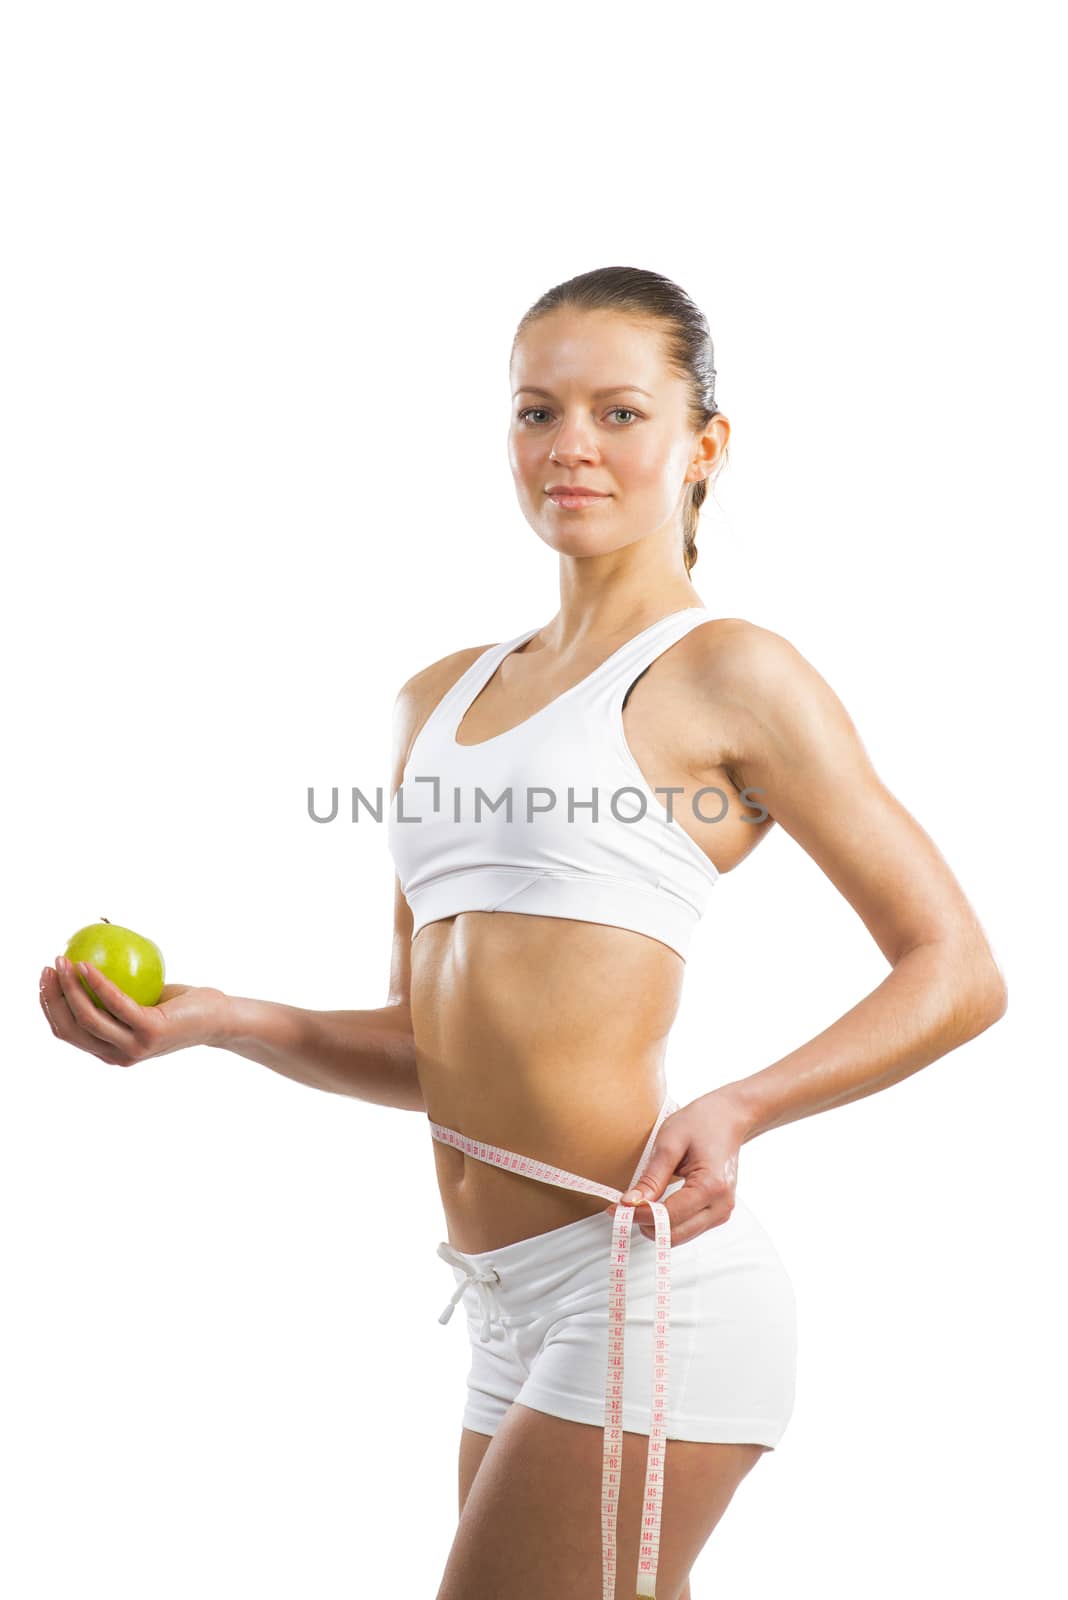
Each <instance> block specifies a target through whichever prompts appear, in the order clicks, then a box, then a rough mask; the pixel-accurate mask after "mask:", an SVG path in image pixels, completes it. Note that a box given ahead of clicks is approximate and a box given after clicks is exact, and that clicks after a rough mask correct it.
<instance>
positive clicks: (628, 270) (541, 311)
mask: <svg viewBox="0 0 1068 1600" xmlns="http://www.w3.org/2000/svg"><path fill="white" fill-rule="evenodd" d="M558 306H574V307H575V309H576V310H579V311H600V310H610V311H621V312H623V313H629V314H630V315H632V316H638V317H648V318H650V319H652V320H655V321H659V322H661V323H662V324H663V325H664V335H665V345H664V353H665V358H666V360H667V364H668V366H669V367H670V369H671V370H672V371H673V372H674V373H676V374H677V376H678V377H680V378H685V379H686V381H687V383H688V384H689V386H690V406H689V412H688V422H689V426H690V427H691V428H692V429H693V430H694V431H695V432H697V431H698V430H700V429H702V428H704V427H705V425H706V424H707V423H708V421H709V419H710V418H711V417H714V416H715V415H716V413H717V411H718V410H719V407H718V406H717V404H716V367H715V355H714V352H713V348H712V336H711V334H710V333H709V331H708V322H707V320H706V318H705V315H704V312H703V311H701V309H700V308H699V307H698V306H697V305H695V304H694V302H693V301H692V300H691V299H690V297H689V295H688V294H687V293H686V291H685V289H680V287H679V285H678V284H677V283H673V282H672V281H671V279H670V278H665V277H663V276H662V275H661V274H660V273H659V272H648V271H646V270H645V269H644V268H643V267H597V268H596V269H595V270H594V271H593V272H582V273H580V274H579V275H578V277H576V278H568V280H567V282H566V283H558V284H556V285H555V287H554V288H552V289H547V290H546V291H545V293H544V294H543V295H542V296H541V297H540V299H538V300H535V302H534V304H533V305H532V306H531V307H530V309H529V310H528V311H526V312H524V314H523V316H522V318H521V319H520V323H519V326H518V328H517V329H516V331H515V338H514V339H513V340H512V354H513V355H514V354H515V347H516V343H517V342H518V340H519V337H520V335H521V334H522V332H523V330H524V329H525V328H528V327H529V326H530V324H531V323H532V322H534V321H535V320H536V319H537V318H538V317H541V316H544V315H545V314H546V313H547V312H549V311H555V310H556V309H557V307H558ZM717 475H718V474H717ZM707 492H708V480H707V479H705V478H700V479H698V481H697V482H696V483H691V484H690V486H689V490H688V492H687V495H686V502H685V504H684V506H683V509H682V537H683V559H684V560H685V562H686V571H687V572H689V571H690V570H691V568H692V567H693V565H694V563H695V562H696V560H697V543H696V540H697V518H698V515H699V513H700V510H701V506H702V505H703V503H704V499H705V495H706V494H707Z"/></svg>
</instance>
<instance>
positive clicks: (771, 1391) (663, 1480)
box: [41, 268, 1006, 1600]
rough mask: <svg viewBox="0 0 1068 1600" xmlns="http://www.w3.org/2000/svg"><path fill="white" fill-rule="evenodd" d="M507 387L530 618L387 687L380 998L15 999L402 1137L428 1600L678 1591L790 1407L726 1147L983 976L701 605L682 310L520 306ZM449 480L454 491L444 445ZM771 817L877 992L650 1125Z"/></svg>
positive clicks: (872, 796)
mask: <svg viewBox="0 0 1068 1600" xmlns="http://www.w3.org/2000/svg"><path fill="white" fill-rule="evenodd" d="M510 373H511V383H510V388H511V391H512V404H511V418H510V433H509V454H510V462H511V468H512V473H513V477H514V481H515V486H516V491H517V494H518V497H519V503H520V506H521V508H522V511H523V514H524V516H525V518H526V520H527V521H528V522H529V524H530V526H531V527H532V528H533V530H534V532H535V533H536V534H537V536H538V537H539V539H541V540H542V542H543V543H544V544H545V545H546V546H547V547H548V548H549V549H550V550H552V551H554V552H555V554H556V557H557V562H558V569H559V593H560V603H559V610H558V612H557V614H556V615H555V616H554V617H553V618H552V619H551V620H550V621H548V622H546V623H545V624H544V625H542V626H540V627H532V628H530V629H526V630H524V631H523V632H522V633H521V634H518V635H516V636H515V637H514V638H512V639H508V640H505V641H503V642H500V643H496V644H490V645H476V646H474V647H470V648H465V649H461V650H458V651H456V652H455V653H453V654H450V655H448V656H446V657H444V658H443V659H442V660H439V661H436V662H434V663H433V664H431V665H428V666H427V667H425V668H424V669H423V670H421V671H419V672H417V673H416V674H415V675H414V676H413V677H412V678H410V679H409V680H408V682H406V683H405V684H404V685H403V687H402V688H401V689H400V692H399V694H398V695H397V699H396V704H395V718H394V726H395V739H394V752H393V772H392V782H391V809H390V815H389V845H390V848H391V850H392V853H393V857H394V861H395V863H396V867H397V884H396V897H395V917H394V931H393V958H392V973H391V984H390V994H389V999H388V1003H387V1005H385V1006H384V1007H381V1008H379V1009H376V1010H371V1011H337V1012H314V1011H306V1010H302V1009H300V1008H297V1007H293V1006H287V1005H281V1004H278V1003H276V1002H270V1001H259V1000H251V999H243V998H238V997H234V996H228V995H225V994H223V993H222V992H221V991H219V990H215V989H205V988H196V989H194V988H190V987H188V986H182V985H171V986H169V987H168V988H167V989H166V990H165V991H164V995H163V998H162V1000H161V1002H160V1004H159V1005H158V1006H156V1007H152V1008H144V1007H140V1006H137V1005H135V1004H134V1003H133V1002H132V1001H129V1000H128V999H127V998H126V997H125V996H124V995H123V994H122V993H121V992H120V991H119V990H118V989H116V988H115V986H114V985H112V984H109V983H108V982H107V980H106V979H104V978H103V976H102V975H101V974H99V973H98V972H97V971H96V970H95V969H93V968H90V969H89V971H88V972H87V974H86V977H87V978H88V980H89V981H91V982H92V984H93V987H94V989H95V990H96V992H97V993H98V995H99V996H100V998H101V999H102V1000H103V1001H104V1002H105V1005H106V1007H107V1009H106V1010H104V1011H96V1010H95V1008H94V1007H93V1006H92V1004H91V1002H90V1001H89V1000H88V997H87V996H86V995H85V993H84V991H83V990H82V989H81V986H80V985H79V983H78V981H77V975H76V974H75V973H74V972H72V971H70V970H68V968H67V967H66V965H65V964H64V963H63V962H60V961H57V963H56V970H55V972H53V971H52V970H51V969H47V968H46V970H45V973H44V975H43V977H42V983H41V999H42V1005H43V1007H44V1010H45V1013H46V1015H47V1016H48V1019H49V1022H50V1024H51V1026H52V1029H53V1031H54V1032H55V1033H56V1034H57V1035H58V1036H59V1037H61V1038H63V1039H65V1040H67V1041H68V1042H70V1043H72V1044H75V1045H78V1046H80V1047H81V1048H82V1049H86V1050H89V1051H90V1052H92V1053H93V1054H95V1055H97V1056H99V1057H100V1058H101V1059H103V1060H105V1061H112V1062H115V1063H117V1064H120V1065H130V1064H132V1063H133V1062H136V1061H141V1060H145V1059H147V1058H148V1057H150V1056H154V1055H160V1054H163V1053H165V1052H167V1051H170V1050H175V1049H180V1048H183V1047H185V1046H188V1045H191V1044H203V1043H208V1044H213V1045H217V1046H219V1047H221V1048H225V1049H229V1050H232V1051H235V1052H237V1053H238V1054H241V1055H244V1056H246V1057H248V1058H250V1059H252V1060H256V1061H260V1062H262V1063H264V1064H265V1065H267V1066H269V1067H271V1068H273V1069H274V1070H276V1071H279V1072H282V1073H284V1074H286V1075H287V1076H288V1077H291V1078H294V1079H297V1080H298V1081H301V1082H305V1083H308V1084H311V1085H313V1086H315V1087H317V1088H320V1089H326V1090H330V1091H332V1092H336V1093H342V1094H347V1095H354V1096H356V1097H358V1098H361V1099H364V1100H368V1101H373V1102H374V1103H376V1104H380V1105H391V1106H396V1107H397V1108H398V1109H404V1110H412V1111H417V1112H419V1113H420V1114H422V1115H424V1116H426V1117H427V1119H428V1134H429V1137H430V1143H431V1149H432V1152H433V1157H434V1161H435V1163H436V1168H437V1177H438V1182H439V1185H440V1190H441V1197H442V1203H443V1209H444V1214H445V1218H446V1222H447V1231H448V1238H447V1240H443V1241H442V1242H441V1244H440V1246H439V1248H438V1254H439V1255H440V1256H441V1258H442V1260H443V1261H444V1262H445V1264H446V1267H447V1268H448V1270H449V1272H451V1275H452V1288H453V1293H452V1296H451V1298H450V1300H449V1302H448V1304H447V1305H446V1306H445V1308H444V1310H443V1312H442V1318H441V1320H442V1321H447V1320H448V1318H449V1316H450V1315H451V1313H452V1311H453V1309H454V1307H456V1306H459V1305H461V1304H462V1306H463V1308H464V1311H465V1314H466V1322H467V1331H468V1335H469V1338H470V1342H471V1366H470V1371H469V1375H468V1380H467V1404H466V1408H465V1410H464V1414H463V1419H462V1422H463V1426H462V1431H461V1439H460V1452H459V1508H460V1520H459V1526H458V1529H457V1533H456V1537H455V1540H454V1543H453V1546H452V1550H451V1552H450V1555H449V1558H448V1561H447V1564H446V1568H445V1572H444V1575H443V1577H442V1580H441V1586H440V1588H439V1590H438V1596H437V1600H472V1597H475V1596H477V1597H478V1600H504V1597H505V1596H507V1597H508V1600H592V1597H593V1596H594V1595H595V1594H596V1593H598V1592H600V1594H601V1595H602V1600H619V1597H624V1596H625V1597H627V1600H629V1597H630V1596H632V1595H635V1594H637V1595H638V1596H643V1597H649V1596H653V1595H655V1596H657V1597H658V1600H691V1596H690V1586H689V1578H688V1575H689V1572H690V1568H691V1566H692V1565H693V1562H694V1560H695V1558H696V1557H697V1555H698V1553H699V1552H700V1550H701V1548H702V1546H703V1545H704V1543H705V1541H706V1540H707V1539H708V1537H709V1535H710V1533H711V1532H712V1529H713V1528H714V1527H715V1526H716V1523H717V1522H718V1520H719V1518H720V1516H721V1515H722V1513H723V1511H724V1510H725V1508H726V1506H727V1505H728V1503H729V1502H730V1500H731V1497H732V1495H733V1494H734V1491H735V1489H736V1488H737V1487H738V1485H739V1483H740V1482H741V1480H742V1479H743V1478H744V1477H745V1475H746V1474H747V1473H748V1472H749V1471H750V1469H751V1468H752V1467H753V1465H754V1463H755V1462H756V1461H758V1460H759V1459H760V1457H761V1455H762V1454H763V1452H765V1451H766V1450H769V1449H773V1448H774V1447H775V1446H776V1445H777V1444H778V1442H779V1440H780V1439H781V1437H782V1434H783V1431H784V1429H785V1428H786V1425H787V1422H788V1420H789V1417H790V1414H791V1411H792V1407H793V1396H794V1373H795V1356H796V1323H795V1302H794V1296H793V1291H792V1287H791V1283H790V1279H789V1277H788V1275H787V1273H786V1270H785V1268H784V1266H783V1263H782V1262H781V1260H780V1259H779V1257H778V1255H777V1253H776V1251H775V1248H774V1245H773V1244H772V1242H771V1240H770V1238H769V1237H768V1235H767V1233H766V1232H765V1231H764V1229H763V1227H762V1226H761V1224H760V1223H759V1221H758V1219H757V1218H756V1216H755V1215H754V1214H753V1213H752V1212H751V1211H750V1210H749V1208H748V1207H747V1206H746V1205H745V1203H744V1201H743V1200H742V1198H741V1197H740V1196H739V1194H738V1192H737V1181H738V1161H739V1152H740V1149H741V1147H742V1145H743V1144H745V1143H746V1142H747V1141H748V1140H750V1139H753V1138H755V1137H757V1136H758V1135H759V1134H761V1133H765V1132H767V1131H768V1130H769V1129H770V1128H776V1127H781V1126H783V1125H784V1124H785V1123H788V1122H792V1121H795V1120H796V1119H798V1118H800V1117H805V1116H810V1115H812V1114H813V1113H815V1112H819V1111H825V1110H828V1109H829V1108H831V1107H833V1106H839V1105H844V1104H847V1103H848V1102H849V1101H851V1100H856V1099H859V1098H860V1097H862V1096H864V1095H868V1094H872V1093H875V1092H876V1091H878V1090H881V1089H885V1088H887V1087H889V1086H890V1085H891V1084H893V1083H896V1082H898V1081H900V1080H901V1079H902V1078H904V1077H906V1076H908V1075H909V1074H911V1073H913V1072H916V1071H918V1070H919V1069H920V1068H921V1067H923V1066H925V1065H927V1064H928V1063H930V1062H932V1061H934V1060H936V1059H937V1058H938V1057H940V1056H943V1055H945V1054H946V1052H947V1051H950V1050H952V1049H954V1048H955V1047H956V1046H958V1045H960V1044H962V1043H963V1042H965V1041H966V1040H968V1039H970V1038H973V1037H974V1036H975V1035H977V1034H978V1033H980V1032H982V1031H983V1030H984V1029H985V1028H987V1027H989V1026H990V1025H991V1023H993V1022H994V1021H996V1020H997V1019H998V1018H999V1017H1000V1016H1001V1015H1002V1014H1003V1013H1004V1010H1005V1007H1006V990H1005V983H1004V980H1003V977H1002V974H1001V972H1000V970H999V968H998V965H997V962H996V960H995V958H994V956H993V954H992V952H991V949H990V947H989V945H988V942H987V940H986V938H985V936H984V934H983V932H982V929H981V928H980V926H979V923H978V920H977V918H976V916H975V914H974V912H973V910H972V908H971V906H970V905H969V903H968V901H967V899H966V898H965V895H964V893H963V891H962V889H961V887H960V886H959V884H958V883H957V882H956V880H955V878H954V876H953V874H952V873H951V872H950V870H949V868H948V866H947V864H946V862H945V861H944V860H943V858H942V856H941V855H940V853H939V851H938V850H937V848H936V847H935V845H934V844H933V842H932V841H931V839H930V838H929V837H928V835H927V834H926V833H925V832H924V830H923V829H922V827H921V826H920V825H919V824H918V823H917V822H916V821H915V820H914V819H913V817H912V816H911V815H910V814H909V813H908V812H907V811H906V809H905V808H904V807H903V806H902V805H901V804H900V803H899V802H898V801H897V800H896V799H895V798H894V796H893V795H892V794H890V793H889V792H888V790H887V789H886V787H885V786H884V785H883V784H882V782H881V781H880V779H879V777H878V776H877V774H876V773H875V771H874V770H873V768H872V765H871V763H870V761H869V760H868V758H867V755H866V753H865V750H864V747H863V744H862V742H861V740H860V738H859V736H858V733H857V730H856V729H855V727H854V725H853V723H852V721H851V720H850V718H849V716H848V714H847V712H846V711H845V709H844V707H843V706H842V704H841V702H840V701H839V699H838V698H837V697H836V695H835V694H834V692H833V691H832V690H831V688H830V687H829V686H828V684H827V683H826V682H825V681H824V679H823V678H822V677H821V676H820V675H819V673H817V672H816V671H815V670H814V668H813V667H812V666H811V665H810V664H809V663H808V662H807V661H806V660H805V658H804V657H803V656H802V655H801V654H800V653H799V652H798V651H797V650H796V649H795V648H794V647H793V646H792V645H791V644H790V643H789V642H788V641H787V640H786V639H784V638H783V637H782V636H781V635H779V634H777V633H775V632H773V631H770V630H768V629H766V628H763V627H761V626H759V625H758V624H755V623H752V622H749V621H746V620H744V619H741V618H737V617H717V616H715V615H714V614H713V613H712V612H710V611H708V610H706V608H705V605H704V602H703V600H702V599H701V597H700V596H699V595H698V593H697V591H696V589H695V588H694V584H693V580H692V577H691V571H692V568H693V566H694V563H695V561H696V558H697V552H696V547H695V537H694V536H695V531H696V523H697V516H698V512H699V509H700V506H701V503H702V500H703V499H704V496H705V493H706V489H707V485H708V482H709V480H710V478H711V477H713V476H714V475H715V474H716V473H717V472H718V470H719V468H720V466H721V465H722V462H723V459H724V454H725V450H726V446H727V440H728V436H729V433H730V426H729V423H728V421H727V418H726V417H725V416H724V415H723V413H722V412H721V411H720V410H719V409H718V407H717V405H716V401H715V370H714V365H713V347H712V342H711V339H710V337H709V330H708V325H707V322H706V320H705V318H704V316H703V315H702V313H701V312H700V311H699V309H698V308H697V307H696V306H695V305H694V304H693V302H692V301H691V300H690V298H689V297H688V296H687V295H686V294H685V293H684V292H683V291H682V290H681V289H680V288H679V287H678V286H677V285H675V284H673V283H672V282H670V280H668V279H665V278H663V277H661V276H660V275H658V274H656V273H652V272H647V271H642V270H637V269H629V268H607V269H603V270H600V271H594V272H589V273H586V274H583V275H582V276H580V277H577V278H574V279H571V280H570V281H568V282H566V283H563V284H560V285H558V286H557V287H556V288H554V289H552V290H550V291H549V292H548V293H547V294H545V295H544V296H542V298H541V299H540V300H538V301H537V302H536V303H535V304H534V305H533V306H532V307H531V309H530V310H529V311H528V312H527V313H526V315H525V316H524V318H523V319H522V321H521V323H520V326H519V329H518V331H517V333H516V337H515V340H514V343H513V348H512V356H511V367H510ZM459 470H462V471H463V472H464V473H468V474H470V475H471V476H473V477H477V476H478V468H477V464H474V463H473V462H472V460H471V458H470V455H468V458H467V459H466V460H465V461H464V462H463V463H462V467H461V469H459ZM776 823H777V824H779V825H780V826H781V827H784V828H785V829H786V830H787V831H788V832H789V833H790V834H791V836H792V837H793V838H794V839H795V840H796V841H797V842H798V843H799V844H800V845H801V847H802V848H803V849H804V850H806V851H807V852H808V854H809V855H810V856H811V857H812V859H813V860H814V861H815V862H816V863H817V864H818V865H819V866H820V868H821V869H822V870H823V871H824V872H825V873H826V874H827V876H828V877H829V878H830V880H831V882H832V883H834V884H835V886H836V887H837V888H838V889H839V891H840V892H841V893H842V894H843V895H844V896H845V898H846V899H847V900H848V901H849V903H850V905H852V906H853V907H854V909H855V910H856V911H857V913H858V915H859V916H860V917H861V919H862V920H863V922H864V923H865V925H866V927H867V928H868V930H869V932H870V934H871V936H872V938H873V939H874V940H875V942H876V943H877V945H878V946H879V949H880V950H881V951H882V953H883V955H884V956H885V957H886V960H887V962H888V963H889V965H890V968H891V970H890V972H889V973H888V975H887V976H886V978H885V979H884V981H883V982H882V983H881V984H880V985H879V986H878V987H877V988H876V989H875V990H874V991H873V992H872V993H871V994H869V995H867V996H866V997H864V998H863V999H862V1000H861V1001H860V1002H859V1003H858V1004H857V1005H855V1006H854V1007H853V1008H852V1010H850V1011H849V1012H847V1013H846V1014H845V1015H844V1016H842V1017H841V1018H839V1019H838V1020H837V1021H836V1022H834V1023H833V1024H832V1025H831V1026H829V1027H828V1028H826V1029H825V1030H824V1031H823V1032H822V1033H821V1034H819V1035H818V1036H817V1037H816V1038H814V1039H811V1040H809V1041H808V1042H807V1043H804V1044H801V1045H800V1046H799V1047H798V1048H797V1049H795V1050H793V1051H791V1052H790V1054H789V1055H787V1056H785V1057H783V1058H782V1059H781V1060H780V1061H777V1062H775V1063H773V1064H772V1065H771V1066H769V1067H767V1068H765V1069H764V1070H763V1071H760V1072H757V1073H755V1074H754V1075H753V1076H751V1077H746V1078H742V1079H739V1080H737V1081H735V1082H732V1083H727V1084H724V1085H722V1086H721V1087H718V1088H715V1089H712V1090H710V1091H709V1092H707V1093H705V1094H702V1095H700V1096H699V1097H698V1098H697V1099H696V1100H694V1101H691V1102H690V1103H689V1104H687V1105H683V1106H681V1107H680V1106H678V1105H677V1103H676V1102H675V1101H674V1100H673V1099H672V1097H671V1096H670V1094H669V1093H668V1092H667V1088H666V1085H665V1082H664V1057H665V1051H666V1046H667V1040H668V1036H669V1033H670V1030H671V1026H672V1023H673V1021H674V1018H675V1016H676V1013H677V1010H678V1006H679V1001H680V997H681V989H682V979H683V974H684V971H685V968H686V952H687V947H688V941H689V937H690V934H691V933H692V930H693V928H694V926H695V925H696V923H697V921H698V920H699V918H700V916H701V915H702V912H703V911H704V909H705V906H706V903H707V902H708V900H709V898H710V896H711V894H712V892H713V890H714V887H715V883H716V880H717V878H718V877H719V876H720V875H722V874H723V873H726V872H730V871H731V870H732V869H733V868H735V867H737V866H738V865H739V863H740V862H741V861H742V860H743V859H744V858H745V857H746V856H747V855H749V854H750V852H751V851H753V850H755V849H756V848H757V846H758V845H759V844H760V842H761V840H762V839H763V838H764V837H765V836H766V835H767V833H768V831H769V829H770V828H772V827H774V826H775V825H776ZM768 982H769V984H770V985H772V986H773V985H774V974H773V973H770V974H768ZM708 1054H709V1059H711V1060H714V1059H715V1050H714V1047H712V1046H710V1048H709V1052H708ZM639 1179H640V1180H641V1181H640V1183H639ZM635 1186H637V1187H635ZM442 1270H443V1271H444V1270H445V1268H443V1269H442ZM397 1581H398V1583H400V1582H402V1581H403V1579H402V1575H401V1574H400V1573H398V1575H397Z"/></svg>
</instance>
